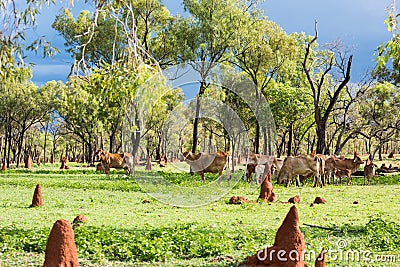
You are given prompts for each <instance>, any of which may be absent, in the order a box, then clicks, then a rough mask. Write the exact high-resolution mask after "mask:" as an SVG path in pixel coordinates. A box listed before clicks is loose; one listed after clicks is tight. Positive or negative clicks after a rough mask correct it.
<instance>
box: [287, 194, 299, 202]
mask: <svg viewBox="0 0 400 267" xmlns="http://www.w3.org/2000/svg"><path fill="white" fill-rule="evenodd" d="M288 202H289V203H292V204H295V203H300V196H299V195H296V196H294V197H291V198H289V200H288Z"/></svg>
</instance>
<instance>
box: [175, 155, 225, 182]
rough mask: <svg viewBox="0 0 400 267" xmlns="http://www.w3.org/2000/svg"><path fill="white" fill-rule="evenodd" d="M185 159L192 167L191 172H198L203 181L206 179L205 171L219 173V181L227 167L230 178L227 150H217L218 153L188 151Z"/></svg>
mask: <svg viewBox="0 0 400 267" xmlns="http://www.w3.org/2000/svg"><path fill="white" fill-rule="evenodd" d="M183 157H184V160H185V162H186V163H187V164H189V166H190V169H191V174H193V172H196V173H197V174H199V175H200V176H201V180H202V181H203V182H205V181H206V179H205V177H204V174H205V173H207V172H208V173H218V174H219V181H220V179H221V175H222V172H223V170H224V169H225V167H226V172H227V176H228V179H230V170H229V166H228V165H229V154H228V153H226V152H220V151H218V152H216V153H199V154H195V153H192V152H190V151H186V152H184V153H183Z"/></svg>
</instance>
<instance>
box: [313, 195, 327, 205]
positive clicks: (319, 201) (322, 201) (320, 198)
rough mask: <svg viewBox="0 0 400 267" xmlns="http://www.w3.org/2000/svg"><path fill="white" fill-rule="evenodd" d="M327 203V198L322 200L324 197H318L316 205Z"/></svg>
mask: <svg viewBox="0 0 400 267" xmlns="http://www.w3.org/2000/svg"><path fill="white" fill-rule="evenodd" d="M325 203H326V200H325V198H322V197H316V198H315V200H314V204H325Z"/></svg>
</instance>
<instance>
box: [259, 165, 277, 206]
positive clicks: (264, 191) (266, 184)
mask: <svg viewBox="0 0 400 267" xmlns="http://www.w3.org/2000/svg"><path fill="white" fill-rule="evenodd" d="M273 190H274V188H273V186H272V174H271V169H269V170H268V173H267V175H266V176H265V178H264V181H263V182H262V183H261V189H260V195H259V196H258V199H261V200H264V201H268V202H275V201H276V196H275V193H274V192H273Z"/></svg>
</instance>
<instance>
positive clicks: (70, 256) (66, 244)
mask: <svg viewBox="0 0 400 267" xmlns="http://www.w3.org/2000/svg"><path fill="white" fill-rule="evenodd" d="M55 266H64V267H75V266H79V264H78V253H77V250H76V245H75V241H74V231H73V230H72V227H71V224H70V223H69V222H68V221H66V220H58V221H56V222H55V223H54V225H53V228H52V229H51V231H50V235H49V239H48V240H47V245H46V252H45V260H44V264H43V267H55Z"/></svg>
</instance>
